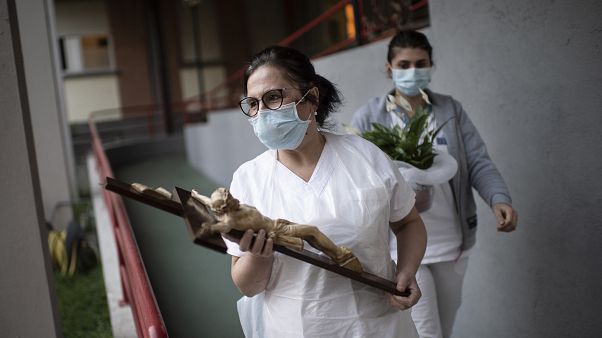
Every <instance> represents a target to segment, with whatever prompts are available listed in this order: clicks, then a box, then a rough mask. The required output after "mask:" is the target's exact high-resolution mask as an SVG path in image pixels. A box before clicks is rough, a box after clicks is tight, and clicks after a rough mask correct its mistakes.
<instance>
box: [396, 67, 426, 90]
mask: <svg viewBox="0 0 602 338" xmlns="http://www.w3.org/2000/svg"><path fill="white" fill-rule="evenodd" d="M391 77H392V78H393V84H394V85H395V88H397V90H399V91H400V92H401V93H403V94H405V95H407V96H416V95H418V94H420V90H421V89H424V88H426V87H427V86H428V85H429V83H430V82H431V68H408V69H391Z"/></svg>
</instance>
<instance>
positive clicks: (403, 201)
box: [389, 160, 416, 222]
mask: <svg viewBox="0 0 602 338" xmlns="http://www.w3.org/2000/svg"><path fill="white" fill-rule="evenodd" d="M389 166H390V170H391V171H392V174H393V181H392V183H391V187H392V189H391V211H390V222H397V221H400V220H402V219H403V218H404V217H406V216H407V215H408V214H409V213H410V211H412V208H413V207H414V204H415V202H416V193H415V192H414V190H412V188H411V187H410V185H409V184H408V183H407V182H406V181H405V180H404V178H403V176H401V172H400V171H399V168H397V167H396V166H395V164H394V163H393V162H392V161H391V160H389Z"/></svg>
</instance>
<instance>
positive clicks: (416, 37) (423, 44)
mask: <svg viewBox="0 0 602 338" xmlns="http://www.w3.org/2000/svg"><path fill="white" fill-rule="evenodd" d="M397 48H418V49H422V50H424V51H426V52H427V53H428V54H429V61H431V65H432V64H433V47H432V46H431V44H430V43H429V40H428V39H427V38H426V35H424V34H422V33H420V32H417V31H400V32H397V34H395V36H394V37H393V38H392V39H391V42H389V51H388V53H387V61H389V63H391V60H393V58H394V57H395V54H396V53H397V51H395V49H397Z"/></svg>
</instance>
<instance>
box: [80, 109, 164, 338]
mask: <svg viewBox="0 0 602 338" xmlns="http://www.w3.org/2000/svg"><path fill="white" fill-rule="evenodd" d="M88 124H89V126H90V133H91V136H92V150H93V153H94V157H95V159H96V165H97V169H98V173H99V176H100V179H101V181H104V179H105V177H114V175H113V170H112V168H111V165H110V163H109V161H108V159H107V155H106V153H105V150H104V147H103V145H102V141H101V139H100V137H99V135H98V130H97V128H96V122H95V115H94V114H91V115H90V118H89V120H88ZM103 198H104V201H105V204H106V207H107V211H108V213H109V218H110V220H111V223H112V227H113V234H114V235H115V242H116V244H117V245H116V246H117V253H118V256H119V271H120V279H121V286H122V289H123V300H122V303H125V304H129V305H130V307H131V309H132V314H133V317H134V322H135V325H136V331H137V333H138V337H144V338H164V337H168V335H167V330H166V328H165V323H164V322H163V318H162V317H161V312H160V311H159V307H158V305H157V301H156V299H155V295H154V294H153V292H152V289H151V286H150V282H149V279H148V275H147V274H146V270H145V268H144V264H143V263H142V258H141V256H140V251H139V250H138V246H137V245H136V241H135V239H134V235H133V231H132V227H131V225H130V222H129V219H128V217H127V213H126V210H125V206H124V204H123V200H122V199H121V197H120V196H118V195H116V194H113V193H110V192H109V191H107V190H103Z"/></svg>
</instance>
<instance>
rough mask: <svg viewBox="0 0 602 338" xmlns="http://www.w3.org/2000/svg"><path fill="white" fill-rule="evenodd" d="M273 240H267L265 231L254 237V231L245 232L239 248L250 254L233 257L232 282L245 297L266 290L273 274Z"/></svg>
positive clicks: (260, 231)
mask: <svg viewBox="0 0 602 338" xmlns="http://www.w3.org/2000/svg"><path fill="white" fill-rule="evenodd" d="M273 245H274V244H273V240H272V239H271V238H268V239H266V232H265V230H259V231H258V232H257V236H254V232H253V230H250V229H249V230H247V231H245V233H244V235H243V236H242V237H241V238H240V241H239V242H238V246H239V248H240V251H242V252H245V253H248V254H246V255H243V256H240V257H236V256H232V271H231V273H232V281H234V284H235V285H236V286H237V287H238V289H239V290H240V292H242V293H243V294H244V295H245V296H248V297H252V296H254V295H256V294H258V293H260V292H262V291H264V290H265V288H266V286H267V283H268V281H269V279H270V275H271V273H272V262H273V260H274V251H273V250H272V248H273Z"/></svg>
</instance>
